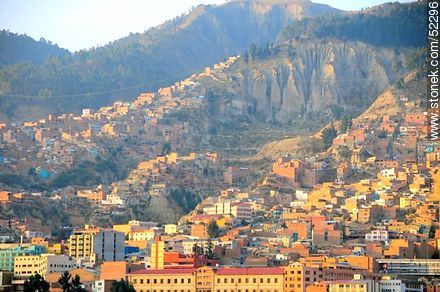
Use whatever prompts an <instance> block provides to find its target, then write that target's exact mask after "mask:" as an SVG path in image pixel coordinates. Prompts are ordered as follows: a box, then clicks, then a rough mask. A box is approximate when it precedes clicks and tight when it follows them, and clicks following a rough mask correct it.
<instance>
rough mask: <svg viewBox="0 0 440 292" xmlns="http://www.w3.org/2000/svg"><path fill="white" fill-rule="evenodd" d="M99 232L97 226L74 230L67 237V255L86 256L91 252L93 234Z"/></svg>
mask: <svg viewBox="0 0 440 292" xmlns="http://www.w3.org/2000/svg"><path fill="white" fill-rule="evenodd" d="M97 233H99V229H98V228H90V227H89V226H86V229H85V230H80V231H75V232H74V233H73V234H72V235H70V237H69V256H71V257H76V258H87V257H90V256H91V255H92V254H93V236H94V235H95V234H97Z"/></svg>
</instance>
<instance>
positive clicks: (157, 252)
mask: <svg viewBox="0 0 440 292" xmlns="http://www.w3.org/2000/svg"><path fill="white" fill-rule="evenodd" d="M164 249H165V243H164V242H163V241H161V240H160V237H156V241H155V243H153V244H152V245H151V268H152V269H155V270H159V269H163V267H164Z"/></svg>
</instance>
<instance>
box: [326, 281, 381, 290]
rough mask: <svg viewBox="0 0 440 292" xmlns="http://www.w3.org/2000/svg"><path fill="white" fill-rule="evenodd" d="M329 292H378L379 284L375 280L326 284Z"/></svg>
mask: <svg viewBox="0 0 440 292" xmlns="http://www.w3.org/2000/svg"><path fill="white" fill-rule="evenodd" d="M324 284H326V285H328V289H327V291H328V292H373V291H378V290H379V289H377V288H378V287H375V286H377V285H378V284H376V283H375V282H374V281H373V280H342V281H332V282H327V283H324Z"/></svg>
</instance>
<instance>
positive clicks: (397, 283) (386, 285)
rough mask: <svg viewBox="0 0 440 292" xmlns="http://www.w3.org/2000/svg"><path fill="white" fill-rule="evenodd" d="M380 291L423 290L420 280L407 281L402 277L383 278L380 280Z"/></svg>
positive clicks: (417, 291)
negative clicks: (403, 280)
mask: <svg viewBox="0 0 440 292" xmlns="http://www.w3.org/2000/svg"><path fill="white" fill-rule="evenodd" d="M379 289H380V292H423V284H422V283H420V282H411V283H409V282H408V283H405V282H402V280H400V279H383V280H380V281H379Z"/></svg>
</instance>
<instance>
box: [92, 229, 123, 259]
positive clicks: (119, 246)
mask: <svg viewBox="0 0 440 292" xmlns="http://www.w3.org/2000/svg"><path fill="white" fill-rule="evenodd" d="M124 249H125V236H124V233H122V232H118V231H114V230H101V231H100V232H99V233H97V234H95V235H94V236H93V254H94V256H95V260H97V261H108V262H111V261H123V260H124V256H125V253H124Z"/></svg>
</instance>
